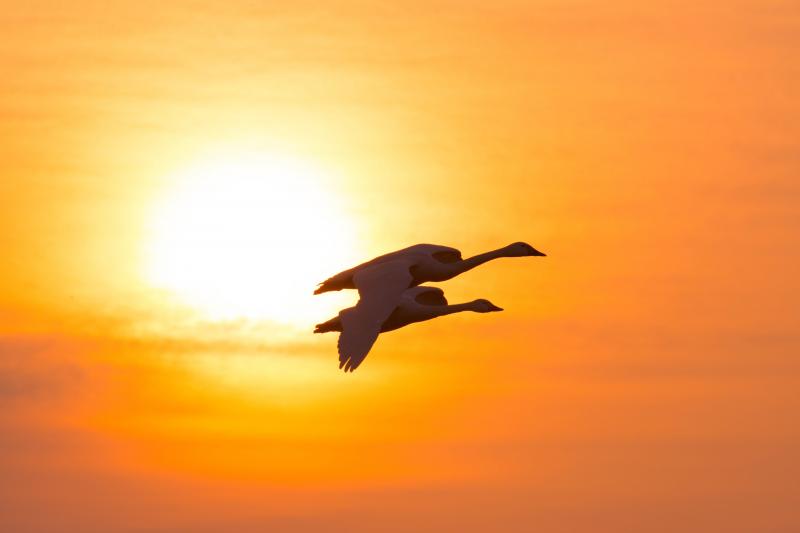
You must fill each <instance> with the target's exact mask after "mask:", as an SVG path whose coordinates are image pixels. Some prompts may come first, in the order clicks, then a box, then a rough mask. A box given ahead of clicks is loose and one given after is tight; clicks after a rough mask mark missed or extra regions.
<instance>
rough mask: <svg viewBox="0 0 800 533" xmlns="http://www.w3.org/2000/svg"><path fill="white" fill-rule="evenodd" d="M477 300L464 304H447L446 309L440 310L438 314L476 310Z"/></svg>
mask: <svg viewBox="0 0 800 533" xmlns="http://www.w3.org/2000/svg"><path fill="white" fill-rule="evenodd" d="M474 304H475V302H467V303H463V304H451V305H445V306H444V309H442V310H441V311H440V312H439V315H438V316H443V315H452V314H453V313H461V312H464V311H474V310H475V305H474Z"/></svg>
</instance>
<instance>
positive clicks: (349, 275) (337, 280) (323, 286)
mask: <svg viewBox="0 0 800 533" xmlns="http://www.w3.org/2000/svg"><path fill="white" fill-rule="evenodd" d="M342 289H355V285H353V272H352V271H350V270H345V271H344V272H340V273H339V274H336V275H335V276H333V277H330V278H328V279H326V280H325V281H323V282H322V283H320V284H319V286H318V287H317V288H316V290H315V291H314V294H322V293H323V292H330V291H340V290H342Z"/></svg>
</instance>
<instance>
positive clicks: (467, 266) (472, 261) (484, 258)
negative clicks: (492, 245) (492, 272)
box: [456, 248, 507, 274]
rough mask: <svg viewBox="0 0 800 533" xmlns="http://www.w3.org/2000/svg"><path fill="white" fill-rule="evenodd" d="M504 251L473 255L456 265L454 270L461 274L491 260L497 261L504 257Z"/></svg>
mask: <svg viewBox="0 0 800 533" xmlns="http://www.w3.org/2000/svg"><path fill="white" fill-rule="evenodd" d="M506 255H507V253H506V249H505V248H498V249H497V250H491V251H489V252H484V253H482V254H478V255H473V256H472V257H468V258H467V259H464V260H463V261H461V262H460V263H457V266H456V269H457V273H458V274H461V273H462V272H466V271H467V270H472V269H473V268H475V267H477V266H480V265H482V264H484V263H486V262H488V261H491V260H492V259H497V258H499V257H506Z"/></svg>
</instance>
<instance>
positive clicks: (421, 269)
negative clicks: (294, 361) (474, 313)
mask: <svg viewBox="0 0 800 533" xmlns="http://www.w3.org/2000/svg"><path fill="white" fill-rule="evenodd" d="M544 255H545V254H543V253H542V252H540V251H538V250H536V249H535V248H534V247H533V246H531V245H530V244H527V243H524V242H515V243H513V244H509V245H508V246H504V247H503V248H498V249H497V250H492V251H489V252H486V253H483V254H479V255H476V256H473V257H470V258H468V259H462V257H461V252H460V251H459V250H457V249H456V248H451V247H449V246H441V245H438V244H415V245H414V246H409V247H408V248H403V249H402V250H397V251H396V252H391V253H388V254H384V255H381V256H378V257H376V258H375V259H372V260H370V261H367V262H366V263H362V264H360V265H358V266H355V267H353V268H350V269H347V270H344V271H342V272H339V273H338V274H336V275H334V276H331V277H330V278H328V279H326V280H325V281H323V282H322V283H320V284H319V287H317V289H316V290H315V291H314V294H322V293H323V292H329V291H340V290H342V289H355V288H358V286H357V284H356V282H355V276H356V275H357V274H359V273H361V272H364V271H367V270H377V269H385V270H387V271H391V270H396V271H398V272H400V270H401V269H403V270H407V271H408V273H409V274H410V276H411V279H410V281H409V285H408V286H407V287H406V288H408V287H414V286H416V285H419V284H421V283H425V282H428V281H445V280H448V279H451V278H454V277H456V276H457V275H459V274H461V273H462V272H466V271H467V270H471V269H473V268H475V267H476V266H479V265H482V264H483V263H485V262H487V261H491V260H493V259H497V258H499V257H524V256H544Z"/></svg>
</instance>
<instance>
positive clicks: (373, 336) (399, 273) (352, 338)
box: [339, 260, 414, 372]
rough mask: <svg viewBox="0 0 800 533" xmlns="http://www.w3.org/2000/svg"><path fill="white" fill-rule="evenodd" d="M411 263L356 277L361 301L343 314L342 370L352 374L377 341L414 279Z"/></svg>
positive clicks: (390, 263) (377, 268) (393, 263)
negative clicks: (382, 327)
mask: <svg viewBox="0 0 800 533" xmlns="http://www.w3.org/2000/svg"><path fill="white" fill-rule="evenodd" d="M410 267H411V264H410V263H409V262H408V261H402V260H399V261H388V262H385V263H380V264H377V265H374V266H370V267H368V268H365V269H363V270H361V271H359V272H357V273H356V274H355V275H354V276H353V282H354V284H355V286H356V288H357V289H358V294H359V296H360V299H359V301H358V304H356V306H355V307H353V308H350V309H346V310H344V311H342V312H341V313H340V315H339V316H340V317H341V319H342V334H341V335H339V368H344V370H345V372H347V371H350V372H352V371H353V370H355V369H356V368H358V365H360V364H361V362H362V361H363V360H364V358H365V357H366V356H367V354H368V353H369V350H370V348H372V345H373V344H375V341H376V340H377V339H378V334H379V333H380V331H381V326H382V325H383V323H384V322H385V321H386V319H387V318H389V315H391V314H392V311H394V310H395V308H396V307H397V304H398V303H399V302H400V298H401V296H402V295H403V291H405V290H406V289H407V288H408V286H409V285H411V282H412V281H413V279H414V278H413V276H412V275H411V271H410Z"/></svg>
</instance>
